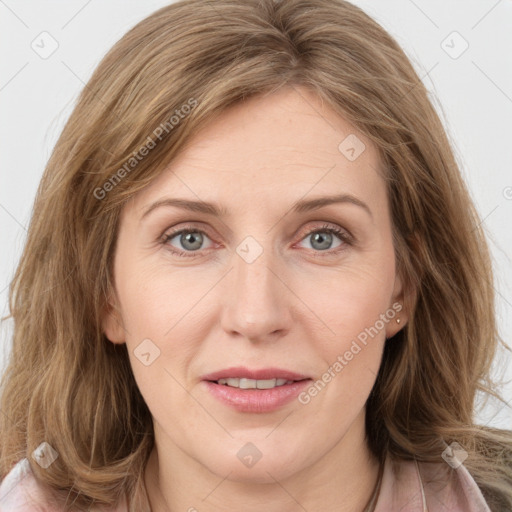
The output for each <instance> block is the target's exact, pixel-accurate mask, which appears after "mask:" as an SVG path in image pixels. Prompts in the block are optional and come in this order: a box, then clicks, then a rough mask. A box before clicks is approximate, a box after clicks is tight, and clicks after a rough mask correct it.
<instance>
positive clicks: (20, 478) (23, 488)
mask: <svg viewBox="0 0 512 512" xmlns="http://www.w3.org/2000/svg"><path fill="white" fill-rule="evenodd" d="M52 496H53V495H52V492H51V491H49V490H47V489H46V488H45V487H43V486H42V485H41V484H40V483H39V482H38V481H37V480H36V478H35V476H34V473H33V472H32V469H31V467H30V463H29V461H28V459H27V458H24V459H21V460H20V461H19V462H18V463H17V464H16V465H15V466H14V467H13V468H12V469H11V471H10V472H9V473H8V474H7V476H6V477H5V478H4V479H3V480H2V482H0V512H61V508H59V507H57V506H56V504H55V501H54V499H53V498H52ZM95 510H97V511H98V512H126V510H127V508H126V504H125V503H122V504H120V506H119V507H118V508H116V509H105V508H100V507H97V508H92V509H91V512H93V511H95Z"/></svg>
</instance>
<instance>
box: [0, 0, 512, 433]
mask: <svg viewBox="0 0 512 512" xmlns="http://www.w3.org/2000/svg"><path fill="white" fill-rule="evenodd" d="M283 1H286V0H283ZM168 3H169V2H168V1H164V0H149V1H145V2H140V1H139V2H136V1H135V0H108V1H105V0H103V1H102V2H100V1H99V0H88V1H87V0H67V1H64V0H61V1H55V0H53V1H45V2H40V1H36V0H17V1H15V0H0V55H1V63H2V64H1V73H0V113H1V117H0V119H1V122H0V140H1V142H2V145H1V152H0V235H1V247H2V249H1V252H0V313H1V315H2V316H4V315H6V314H7V313H8V306H7V293H8V284H9V282H10V280H11V278H12V275H13V272H14V269H15V266H16V264H17V261H18V258H19V256H20V254H21V250H22V247H23V244H24V240H25V236H26V226H27V225H28V222H29V219H30V214H31V210H32V203H33V199H34V196H35V192H36V188H37V185H38V182H39V180H40V177H41V175H42V172H43V169H44V167H45V164H46V162H47V160H48V158H49V155H50V152H51V149H52V147H53V146H54V144H55V142H56V141H57V138H58V136H59V134H60V131H61V130H62V127H63V124H64V122H65V120H66V119H67V117H68V115H69V114H70V112H71V109H72V107H73V104H74V101H75V99H76V98H77V95H78V93H79V91H80V90H81V89H82V87H83V86H84V83H85V82H86V81H87V80H88V78H89V77H90V75H91V73H92V71H93V69H94V68H95V67H96V65H97V64H98V62H99V61H100V59H101V57H102V56H103V55H104V54H105V53H106V52H107V51H108V49H109V48H110V47H111V46H112V45H113V44H114V43H115V42H116V41H117V40H118V39H119V38H120V37H121V36H122V35H123V34H124V33H125V32H126V31H127V30H128V29H129V28H131V27H132V26H133V25H135V24H136V23H137V22H138V21H140V20H142V19H143V18H144V17H146V16H147V15H149V14H150V13H152V12H153V11H155V10H156V9H158V8H160V7H162V6H164V5H166V4H168ZM212 3H214V1H213V2H212ZM354 3H355V4H357V5H359V6H360V7H362V8H363V9H364V10H365V11H366V12H367V13H368V14H370V15H371V16H372V17H373V18H375V19H376V20H377V21H378V22H379V23H381V24H382V25H383V26H384V28H386V29H387V30H388V31H389V32H390V33H391V34H392V35H393V36H394V37H395V38H396V39H397V41H398V42H399V44H400V45H401V46H402V47H403V48H404V50H405V51H406V53H407V54H408V56H409V57H410V58H411V60H412V61H413V64H414V66H415V67H416V69H417V71H418V73H419V76H420V77H421V79H422V81H423V82H424V84H425V85H426V87H427V88H428V90H429V91H430V92H431V99H432V101H433V102H434V104H435V106H436V108H437V109H438V111H439V113H440V115H441V118H442V119H443V122H444V123H445V126H446V128H447V131H448V133H449V135H450V138H451V139H452V140H453V145H454V147H455V150H456V154H457V158H458V160H459V162H460V165H461V169H462V172H463V174H464V177H465V179H466V181H467V182H468V184H469V187H470V190H471V192H472V195H473V198H474V200H475V203H476V205H477V208H478V211H479V213H480V216H481V220H482V224H483V226H484V227H485V229H486V231H487V233H488V235H489V241H490V245H491V249H492V253H493V257H494V260H495V271H496V280H495V289H496V297H497V311H496V312H497V315H498V319H499V325H500V332H501V335H502V337H503V338H504V340H505V342H506V343H507V344H508V345H509V346H512V336H511V327H512V263H511V255H512V230H511V229H510V220H511V219H512V140H511V131H512V130H511V121H512V57H511V50H512V31H510V27H511V26H512V2H511V1H510V0H470V1H466V0H458V1H454V0H450V1H447V0H433V1H432V0H429V1H427V0H414V1H413V0H379V1H376V0H374V1H369V0H357V1H354ZM44 32H47V34H42V33H44ZM454 32H456V33H454ZM48 34H49V35H48ZM52 45H54V46H56V45H58V47H57V48H56V50H55V51H54V52H53V53H52V54H51V55H47V54H45V52H47V53H49V52H50V51H51V50H52ZM466 46H468V47H467V49H465V47H466ZM464 49H465V51H463V50H464ZM43 57H44V58H43ZM11 334H12V324H11V321H10V320H8V321H4V322H3V324H2V326H1V331H0V343H1V349H0V371H1V369H2V368H3V367H4V365H5V361H6V358H7V357H8V353H9V350H10V345H11ZM511 362H512V358H511V357H510V355H509V353H508V352H504V351H503V352H501V353H500V355H499V357H498V358H497V359H496V365H495V373H494V374H495V376H496V377H497V378H502V379H512V365H511ZM501 391H502V394H503V396H504V397H505V399H506V400H507V401H510V403H511V404H512V383H511V382H508V383H506V384H504V385H503V387H502V390H501ZM477 419H478V420H479V421H480V422H481V423H483V424H488V425H492V426H500V427H505V428H509V429H511V428H512V412H511V410H510V409H509V408H504V407H503V405H502V404H500V403H499V402H497V401H495V400H492V401H489V402H488V403H487V404H486V405H485V407H484V408H483V409H482V410H481V411H480V412H478V414H477Z"/></svg>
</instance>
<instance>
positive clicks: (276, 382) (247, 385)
mask: <svg viewBox="0 0 512 512" xmlns="http://www.w3.org/2000/svg"><path fill="white" fill-rule="evenodd" d="M217 382H218V383H219V384H225V385H227V386H230V387H232V388H240V389H272V388H275V387H277V386H283V385H284V384H291V383H292V382H293V380H286V379H266V380H256V379H244V378H241V379H238V378H228V379H219V380H218V381H217Z"/></svg>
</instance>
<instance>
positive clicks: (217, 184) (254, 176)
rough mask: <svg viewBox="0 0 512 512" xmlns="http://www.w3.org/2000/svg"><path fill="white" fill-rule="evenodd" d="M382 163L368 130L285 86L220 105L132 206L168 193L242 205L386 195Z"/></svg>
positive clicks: (382, 197) (375, 198) (305, 92)
mask: <svg viewBox="0 0 512 512" xmlns="http://www.w3.org/2000/svg"><path fill="white" fill-rule="evenodd" d="M380 165H381V163H380V159H379V155H378V152H377V150H376V148H375V147H374V145H373V144H372V143H370V141H369V140H368V138H367V137H365V136H364V135H363V134H361V133H360V132H359V131H358V130H357V129H356V128H354V127H353V126H351V125H350V124H349V123H348V122H347V121H346V120H344V119H343V118H342V117H341V116H339V115H338V114H337V113H335V112H334V111H332V110H331V109H330V108H329V107H328V106H327V105H326V104H325V103H322V101H321V100H320V99H319V98H318V97H317V96H316V95H314V94H313V93H312V92H310V91H308V90H307V89H304V88H286V89H282V90H280V91H278V92H276V93H273V94H271V95H267V96H257V97H253V98H250V99H249V100H246V101H245V102H242V103H238V104H236V105H234V106H233V107H230V108H229V109H227V110H225V111H224V112H222V114H220V115H219V116H218V117H217V118H215V119H214V120H213V121H211V122H210V123H209V124H207V125H206V126H204V127H203V128H202V129H201V130H200V131H198V133H196V134H195V135H194V136H193V138H192V139H190V140H189V142H188V143H187V147H186V148H185V149H184V150H183V151H182V152H181V153H180V154H179V155H178V157H177V158H175V159H174V160H173V162H172V163H171V164H170V165H169V167H168V168H167V169H166V170H165V171H164V172H163V173H162V174H161V175H160V176H158V177H157V178H156V179H155V180H154V181H153V182H152V183H151V185H150V186H149V187H147V188H146V189H145V190H143V191H142V192H140V193H139V194H138V195H137V196H136V197H135V198H134V203H135V204H134V205H133V206H134V207H135V209H136V210H137V211H138V212H139V213H140V212H141V211H142V210H143V209H144V207H145V205H146V204H147V203H148V201H154V200H155V199H158V198H160V197H161V196H164V195H165V194H171V193H172V194H173V195H176V196H180V197H188V198H190V199H192V198H193V199H195V200H205V201H214V202H217V203H222V204H225V203H233V204H235V205H236V204H237V203H238V205H240V204H245V205H246V207H250V206H251V205H252V206H254V205H255V204H258V205H260V206H261V205H264V204H268V205H269V206H270V205H271V204H276V203H280V202H288V199H287V198H289V200H290V201H295V200H297V199H298V198H300V197H302V196H311V197H316V196H319V195H325V194H334V193H349V194H354V195H357V196H360V197H361V198H363V197H364V198H365V200H367V201H370V202H373V203H375V202H379V201H380V202H383V201H384V202H385V187H384V181H383V179H382V177H381V170H380ZM377 206H378V205H377ZM382 206H384V204H382Z"/></svg>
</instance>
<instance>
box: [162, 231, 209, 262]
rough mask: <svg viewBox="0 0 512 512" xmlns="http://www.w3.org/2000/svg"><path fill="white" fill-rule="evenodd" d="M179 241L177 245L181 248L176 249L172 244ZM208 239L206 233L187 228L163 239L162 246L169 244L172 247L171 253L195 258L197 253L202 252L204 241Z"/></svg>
mask: <svg viewBox="0 0 512 512" xmlns="http://www.w3.org/2000/svg"><path fill="white" fill-rule="evenodd" d="M175 238H176V239H177V243H178V244H180V245H181V247H182V248H183V249H185V250H182V249H181V247H179V246H178V247H176V246H175V245H174V244H173V243H171V242H172V240H173V239H175ZM205 238H208V236H207V235H206V233H205V232H204V231H202V230H200V229H193V228H185V229H180V230H179V231H173V232H171V233H167V234H165V235H164V236H163V238H162V244H168V245H170V246H171V251H172V252H174V253H176V254H178V255H179V256H195V254H194V253H195V252H198V251H199V250H201V246H202V245H203V241H204V239H205Z"/></svg>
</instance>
